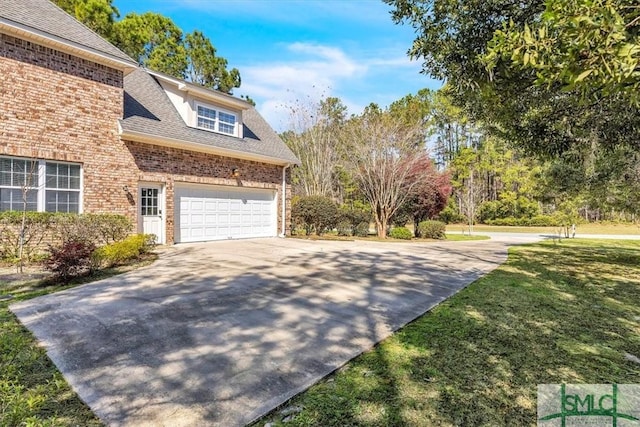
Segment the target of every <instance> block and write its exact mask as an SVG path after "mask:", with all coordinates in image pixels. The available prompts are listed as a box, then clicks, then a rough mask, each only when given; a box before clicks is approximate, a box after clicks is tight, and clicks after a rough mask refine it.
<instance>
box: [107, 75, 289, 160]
mask: <svg viewBox="0 0 640 427" xmlns="http://www.w3.org/2000/svg"><path fill="white" fill-rule="evenodd" d="M124 90H125V94H124V119H123V120H121V121H120V124H121V127H122V130H123V134H125V137H126V134H127V133H130V134H143V135H150V136H157V137H158V138H161V139H170V140H174V141H183V142H185V143H186V145H189V144H198V145H200V146H204V147H208V148H210V149H212V150H213V151H215V150H216V149H218V150H220V151H223V152H225V153H229V152H231V153H237V154H239V155H242V154H248V155H249V156H250V157H255V158H259V159H264V160H269V161H273V162H277V163H296V164H297V163H299V160H298V159H297V158H296V156H295V155H294V154H293V153H292V152H291V150H290V149H289V148H288V147H287V146H286V144H285V143H284V142H283V141H282V139H280V137H279V136H278V135H277V134H276V133H275V132H274V130H273V129H272V128H271V127H270V126H269V124H268V123H267V122H266V121H265V120H264V119H263V118H262V116H261V115H260V114H259V113H258V112H257V111H256V109H255V108H253V107H249V108H248V109H247V110H244V111H243V112H242V121H243V125H244V129H243V131H244V132H243V134H244V137H243V138H237V137H233V136H229V135H224V134H219V133H215V132H209V131H206V130H201V129H197V128H192V127H189V126H187V124H186V123H185V122H184V120H183V119H182V117H181V116H180V114H179V113H178V111H177V110H176V108H175V107H174V105H173V104H172V103H171V101H170V100H169V98H168V97H167V94H166V92H165V91H164V89H163V88H162V87H161V86H160V84H159V82H158V81H157V80H156V78H155V77H154V76H152V75H151V74H149V73H148V72H147V71H145V70H144V69H142V68H140V69H138V70H136V71H134V72H132V73H131V74H129V75H128V76H126V77H125V79H124ZM230 155H231V154H230Z"/></svg>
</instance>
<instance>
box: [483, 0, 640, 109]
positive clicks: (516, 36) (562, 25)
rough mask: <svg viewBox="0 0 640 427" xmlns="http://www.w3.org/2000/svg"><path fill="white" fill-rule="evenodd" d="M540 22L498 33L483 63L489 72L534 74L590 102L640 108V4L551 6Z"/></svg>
mask: <svg viewBox="0 0 640 427" xmlns="http://www.w3.org/2000/svg"><path fill="white" fill-rule="evenodd" d="M545 7H546V9H545V11H544V12H543V13H542V14H541V15H540V17H539V19H535V20H532V21H528V22H527V23H525V24H524V26H520V25H518V24H516V23H515V22H513V21H511V22H509V23H508V24H505V25H504V27H503V29H501V30H497V31H496V32H495V33H494V36H493V38H492V40H491V41H490V42H489V49H488V51H487V53H486V54H484V55H483V57H482V59H483V60H484V62H485V63H486V64H487V66H488V69H489V71H490V72H493V71H494V70H496V69H497V68H501V69H500V70H498V72H499V73H504V72H506V71H508V70H509V69H511V68H514V67H522V68H528V69H531V70H534V71H535V73H536V83H538V84H541V85H553V84H555V83H559V84H561V85H564V87H565V89H569V90H571V89H576V90H578V91H579V92H580V93H581V94H582V95H583V96H584V97H585V98H591V99H598V98H601V97H604V96H622V97H623V98H628V99H629V100H630V101H631V102H634V103H636V104H637V103H638V102H640V5H638V4H637V1H635V0H597V1H593V0H547V1H546V2H545Z"/></svg>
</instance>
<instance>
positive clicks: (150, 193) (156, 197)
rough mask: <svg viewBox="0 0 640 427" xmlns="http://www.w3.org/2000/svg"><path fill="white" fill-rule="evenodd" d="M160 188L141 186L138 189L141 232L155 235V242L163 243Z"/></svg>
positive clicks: (156, 186)
mask: <svg viewBox="0 0 640 427" xmlns="http://www.w3.org/2000/svg"><path fill="white" fill-rule="evenodd" d="M163 205H164V203H163V194H162V187H160V186H159V185H142V186H141V187H140V204H139V206H140V218H141V219H142V232H143V233H144V234H155V235H156V237H157V239H156V242H157V243H160V244H163V243H164V220H163V216H162V209H163Z"/></svg>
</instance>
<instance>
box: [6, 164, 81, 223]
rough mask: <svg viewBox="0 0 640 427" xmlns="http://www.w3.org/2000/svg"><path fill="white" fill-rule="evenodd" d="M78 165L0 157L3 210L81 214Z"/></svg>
mask: <svg viewBox="0 0 640 427" xmlns="http://www.w3.org/2000/svg"><path fill="white" fill-rule="evenodd" d="M80 192H81V167H80V165H79V164H71V163H59V162H47V161H45V160H33V159H20V158H13V157H0V211H22V210H23V209H25V208H26V210H28V211H41V212H42V211H46V212H68V213H79V212H80V198H81V195H80Z"/></svg>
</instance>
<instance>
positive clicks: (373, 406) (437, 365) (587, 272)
mask: <svg viewBox="0 0 640 427" xmlns="http://www.w3.org/2000/svg"><path fill="white" fill-rule="evenodd" d="M639 302H640V242H638V241H610V240H564V241H562V242H561V243H554V242H543V243H539V244H533V245H527V246H521V247H515V248H512V249H510V251H509V258H508V261H507V262H506V263H505V264H504V265H503V266H501V267H500V268H498V269H497V270H495V271H494V272H492V273H490V274H489V275H487V276H485V277H484V278H482V279H480V280H478V281H476V282H474V283H473V284H471V285H470V286H469V287H467V288H466V289H464V290H463V291H461V292H460V293H458V294H457V295H455V296H454V297H452V298H450V299H449V300H447V301H446V302H444V303H443V304H441V305H440V306H438V307H436V308H435V309H434V310H433V311H431V312H430V313H428V314H426V315H424V316H422V317H420V318H419V319H417V320H416V321H414V322H413V323H411V324H409V325H408V326H406V327H404V328H403V329H401V330H400V331H399V332H397V333H396V334H394V335H393V336H392V337H390V338H389V339H387V340H385V341H384V342H382V343H380V344H379V345H377V346H376V347H375V348H374V349H373V350H371V351H369V352H367V353H364V354H363V355H361V356H359V357H358V358H356V359H354V360H353V361H351V362H349V363H348V364H347V365H346V366H344V367H343V368H342V369H340V370H339V371H338V372H336V373H334V374H333V375H331V376H329V377H328V378H325V379H324V380H323V381H321V382H320V383H318V384H316V385H315V386H313V387H311V388H310V389H309V390H307V391H306V392H304V393H302V394H301V395H299V396H297V397H295V398H294V399H292V401H290V402H288V403H287V404H286V405H284V406H283V408H285V409H291V408H294V409H300V412H299V413H297V414H296V415H295V416H294V417H293V419H290V420H288V422H287V423H286V426H318V425H322V426H431V425H442V426H453V425H465V426H466V425H469V426H471V425H473V426H476V425H489V426H494V425H495V426H497V425H513V426H528V425H535V424H536V387H537V384H544V383H640V364H638V363H636V362H633V361H630V360H627V359H626V355H627V354H630V355H635V356H637V357H640V304H639ZM288 412H289V411H285V413H288ZM288 417H289V418H291V415H289V416H288ZM282 418H283V415H282V412H281V409H279V410H276V411H274V412H272V413H271V414H269V415H268V416H267V417H264V418H263V419H261V420H260V421H258V422H256V423H255V424H254V425H255V426H260V427H261V426H262V425H264V423H265V422H267V421H271V422H273V423H274V425H283V423H282Z"/></svg>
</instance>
